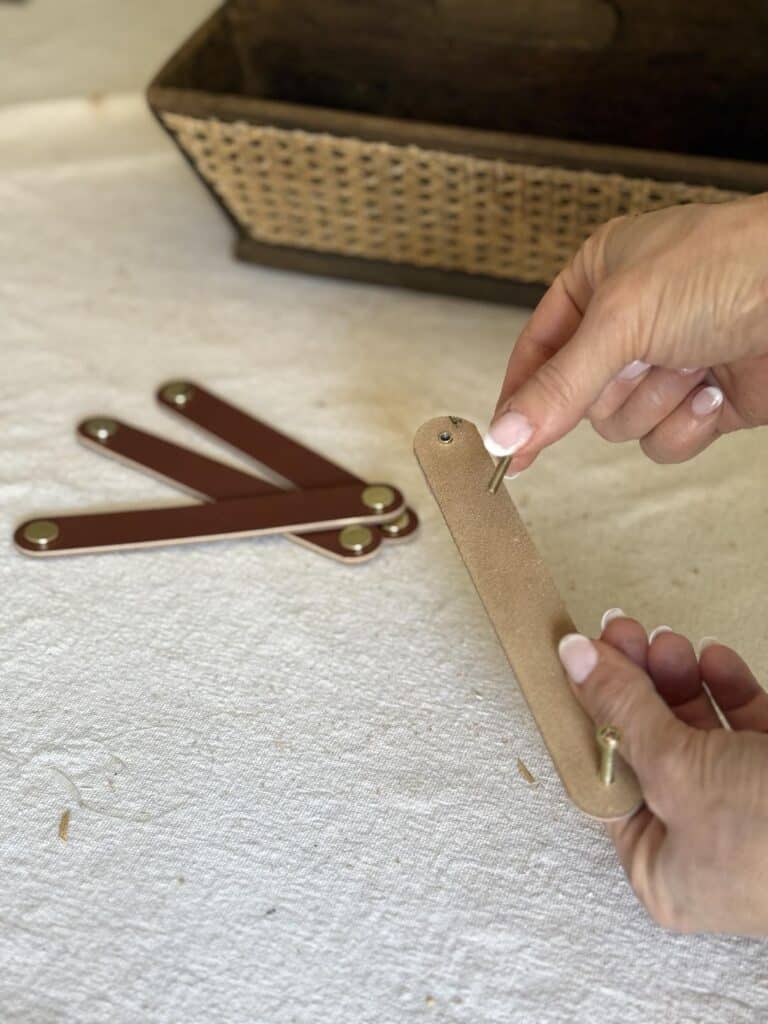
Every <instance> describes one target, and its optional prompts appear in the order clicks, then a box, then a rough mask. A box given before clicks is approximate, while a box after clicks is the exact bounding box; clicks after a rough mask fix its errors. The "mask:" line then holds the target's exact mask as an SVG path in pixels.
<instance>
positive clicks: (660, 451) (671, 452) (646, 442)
mask: <svg viewBox="0 0 768 1024" xmlns="http://www.w3.org/2000/svg"><path fill="white" fill-rule="evenodd" d="M640 448H641V449H642V451H643V453H644V454H645V455H646V456H647V458H649V459H650V460H651V462H655V463H656V464H657V465H659V466H667V465H672V464H674V463H677V462H685V460H686V459H687V458H688V454H687V453H686V452H685V451H684V450H682V449H677V450H676V449H675V447H674V446H673V445H670V444H664V445H662V444H660V443H659V440H658V439H657V438H653V437H651V436H647V437H641V438H640Z"/></svg>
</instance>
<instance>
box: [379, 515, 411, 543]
mask: <svg viewBox="0 0 768 1024" xmlns="http://www.w3.org/2000/svg"><path fill="white" fill-rule="evenodd" d="M410 525H411V517H410V514H409V513H408V512H407V511H405V512H403V514H402V515H401V516H400V517H399V518H398V519H396V520H395V521H394V523H382V524H381V527H380V529H381V531H382V533H386V535H387V536H388V537H397V535H398V534H400V533H402V532H403V530H407V529H408V527H409V526H410Z"/></svg>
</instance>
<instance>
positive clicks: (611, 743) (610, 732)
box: [596, 725, 621, 786]
mask: <svg viewBox="0 0 768 1024" xmlns="http://www.w3.org/2000/svg"><path fill="white" fill-rule="evenodd" d="M596 739H597V747H598V750H599V751H600V781H601V782H602V784H603V785H604V786H610V785H611V783H612V782H613V775H614V760H615V754H616V748H617V747H618V745H619V743H621V730H620V729H617V728H616V726H615V725H603V726H601V727H600V728H599V729H598V730H597V733H596Z"/></svg>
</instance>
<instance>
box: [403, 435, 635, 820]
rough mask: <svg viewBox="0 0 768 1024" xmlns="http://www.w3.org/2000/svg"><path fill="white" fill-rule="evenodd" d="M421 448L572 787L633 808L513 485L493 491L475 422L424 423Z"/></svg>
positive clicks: (590, 810) (598, 801) (611, 813)
mask: <svg viewBox="0 0 768 1024" xmlns="http://www.w3.org/2000/svg"><path fill="white" fill-rule="evenodd" d="M414 448H415V452H416V458H417V459H418V460H419V463H420V465H421V468H422V470H423V471H424V475H425V477H426V479H427V483H428V484H429V486H430V488H431V489H432V493H433V494H434V496H435V500H436V501H437V503H438V505H439V506H440V510H441V512H442V513H443V516H444V518H445V521H446V523H447V525H448V529H449V530H450V531H451V534H452V536H453V539H454V541H455V543H456V546H457V548H458V549H459V553H460V554H461V557H462V558H463V559H464V564H465V565H466V567H467V569H468V570H469V574H470V576H471V577H472V581H473V582H474V584H475V587H476V588H477V592H478V594H479V595H480V598H481V600H482V602H483V604H484V606H485V610H486V612H487V613H488V616H489V618H490V620H491V622H492V623H493V626H494V629H495V630H496V633H497V635H498V638H499V640H500V642H501V645H502V647H503V648H504V651H505V653H506V655H507V657H508V659H509V663H510V665H511V666H512V668H513V670H514V673H515V676H516V678H517V682H518V685H519V686H520V689H521V690H522V692H523V695H524V697H525V699H526V701H527V702H528V706H529V707H530V709H531V712H532V714H533V717H534V720H535V722H536V725H537V726H538V728H539V731H540V732H541V735H542V737H543V739H544V742H545V743H546V745H547V749H548V750H549V753H550V755H551V757H552V761H553V763H554V765H555V768H556V769H557V771H558V774H559V775H560V778H561V779H562V782H563V785H564V786H565V789H566V791H567V792H568V794H569V796H570V797H571V799H572V800H573V802H574V803H575V804H576V805H577V806H578V807H579V808H581V810H582V811H584V812H585V813H586V814H589V815H590V816H591V817H593V818H600V819H603V820H611V819H615V818H622V817H624V816H626V815H628V814H631V813H632V812H633V811H634V810H636V809H637V808H638V807H639V806H640V804H641V803H642V794H641V792H640V787H639V785H638V783H637V780H636V778H635V776H634V773H633V772H632V770H631V769H630V768H629V766H628V765H627V764H626V763H625V762H624V761H622V760H621V758H618V759H617V763H616V772H615V780H614V782H613V783H612V784H611V785H604V784H603V783H602V782H601V780H600V776H599V773H598V752H597V746H596V742H595V725H594V723H592V722H591V721H590V719H589V717H588V716H587V715H586V713H585V712H584V711H583V710H582V709H581V707H580V705H579V703H578V701H577V700H576V698H575V697H574V695H573V693H572V691H571V687H570V684H569V682H568V680H567V678H566V676H565V673H564V672H563V669H562V666H561V665H560V660H559V658H558V656H557V642H558V640H559V639H560V638H561V637H562V636H563V635H564V634H566V633H569V632H573V631H574V625H573V622H572V621H571V619H570V617H569V615H568V612H567V610H566V608H565V605H564V604H563V601H562V599H561V597H560V595H559V593H558V591H557V588H556V587H555V584H554V581H553V579H552V577H551V575H550V573H549V571H548V569H547V567H546V565H545V564H544V562H543V561H542V559H541V556H540V555H539V553H538V551H537V550H536V548H535V547H534V544H533V541H532V540H531V538H530V536H529V534H528V531H527V530H526V528H525V526H524V525H523V522H522V520H521V519H520V516H519V515H518V513H517V510H516V508H515V506H514V504H513V503H512V499H511V498H510V496H509V493H508V491H507V489H506V487H502V488H501V489H500V490H499V491H498V493H496V494H491V493H490V492H489V491H488V482H489V480H490V478H491V475H492V473H493V470H494V463H493V460H492V459H491V457H490V455H489V454H488V453H487V452H486V450H485V447H484V446H483V442H482V438H481V437H480V434H479V433H478V430H477V427H475V425H474V424H473V423H470V422H469V421H468V420H460V419H457V418H455V417H448V416H445V417H439V418H438V419H434V420H430V421H429V422H428V423H425V424H424V426H422V427H421V428H420V429H419V431H418V432H417V434H416V438H415V443H414ZM599 724H604V723H599ZM605 724H607V723H605Z"/></svg>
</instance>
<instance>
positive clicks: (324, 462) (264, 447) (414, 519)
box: [157, 380, 419, 543]
mask: <svg viewBox="0 0 768 1024" xmlns="http://www.w3.org/2000/svg"><path fill="white" fill-rule="evenodd" d="M157 400H158V402H160V404H161V405H164V406H165V407H166V408H167V409H170V410H171V411H172V412H175V413H177V414H178V415H179V416H182V417H183V418H184V419H185V420H188V421H190V422H192V423H195V424H196V425H197V426H198V427H202V429H203V430H205V431H207V432H208V433H209V434H213V435H214V436H215V437H218V438H219V440H221V441H224V442H225V443H226V444H229V445H231V446H232V447H233V448H235V449H236V450H237V451H238V452H239V453H241V454H244V455H247V456H249V458H251V459H253V460H254V461H255V462H257V463H258V464H259V465H260V466H262V467H266V468H267V469H268V470H270V471H271V472H272V473H275V474H277V475H278V476H280V477H282V478H283V479H284V480H287V481H289V482H290V483H292V484H293V485H294V486H295V487H300V488H302V489H304V490H309V489H311V488H313V487H335V486H338V485H340V484H363V483H364V481H363V480H361V479H360V477H358V476H355V475H354V474H353V473H350V472H349V471H348V470H346V469H344V468H343V467H341V466H338V465H337V464H336V463H335V462H331V461H330V460H329V459H326V458H325V457H324V456H323V455H320V454H318V452H315V451H312V449H310V448H305V447H304V445H301V444H299V443H298V442H297V441H294V440H293V439H292V438H290V437H287V436H286V435H285V434H281V433H280V431H279V430H275V429H274V427H271V426H270V425H269V424H268V423H264V422H263V421H262V420H257V419H256V418H255V417H254V416H251V415H250V414H249V413H247V412H244V411H243V410H242V409H238V408H237V407H236V406H234V405H231V404H230V403H229V402H226V401H224V399H223V398H219V396H218V395H214V394H213V393H212V392H211V391H207V390H206V389H205V388H204V387H202V386H201V385H200V384H197V383H195V382H194V381H187V380H184V381H171V382H169V383H167V384H163V385H162V386H161V387H160V388H158V390H157ZM404 512H405V513H406V514H407V518H405V517H404V518H403V520H402V522H401V524H399V525H398V529H397V531H396V532H388V531H386V530H385V531H383V532H384V537H383V539H384V540H386V541H387V542H388V543H391V542H392V541H401V540H405V539H406V538H408V537H410V536H412V534H413V533H414V532H415V531H416V530H417V529H418V526H419V519H418V516H417V515H416V513H415V512H414V511H413V509H412V508H408V509H405V510H404Z"/></svg>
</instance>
